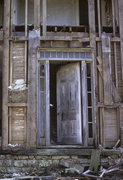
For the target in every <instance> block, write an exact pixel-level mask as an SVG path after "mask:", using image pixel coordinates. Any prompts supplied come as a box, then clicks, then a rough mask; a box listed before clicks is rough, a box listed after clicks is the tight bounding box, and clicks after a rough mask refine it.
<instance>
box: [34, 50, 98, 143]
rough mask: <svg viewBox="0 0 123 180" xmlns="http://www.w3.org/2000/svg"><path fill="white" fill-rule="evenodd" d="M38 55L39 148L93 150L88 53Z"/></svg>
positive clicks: (91, 82) (47, 53)
mask: <svg viewBox="0 0 123 180" xmlns="http://www.w3.org/2000/svg"><path fill="white" fill-rule="evenodd" d="M72 50H73V52H72ZM38 55H39V56H38V57H39V61H38V87H37V89H38V136H37V137H38V146H54V145H55V146H56V145H69V146H73V145H74V146H92V145H93V142H94V118H93V117H94V100H93V98H94V87H93V60H92V54H91V52H89V50H88V49H87V50H86V49H85V51H84V50H83V49H80V48H78V49H77V48H76V49H75V48H74V49H69V48H67V49H64V51H63V49H61V48H60V49H59V48H58V49H51V48H50V49H45V50H44V49H40V50H39V54H38Z"/></svg>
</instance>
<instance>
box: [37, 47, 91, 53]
mask: <svg viewBox="0 0 123 180" xmlns="http://www.w3.org/2000/svg"><path fill="white" fill-rule="evenodd" d="M44 51H45V52H54V51H55V52H84V53H85V52H89V53H91V48H38V52H44Z"/></svg>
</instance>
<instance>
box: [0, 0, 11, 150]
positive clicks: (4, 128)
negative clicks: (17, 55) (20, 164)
mask: <svg viewBox="0 0 123 180" xmlns="http://www.w3.org/2000/svg"><path fill="white" fill-rule="evenodd" d="M9 31H10V0H5V1H4V43H3V49H4V51H3V67H2V69H3V75H2V84H3V95H2V97H3V99H2V148H3V149H6V148H7V146H8V73H9V39H8V37H9Z"/></svg>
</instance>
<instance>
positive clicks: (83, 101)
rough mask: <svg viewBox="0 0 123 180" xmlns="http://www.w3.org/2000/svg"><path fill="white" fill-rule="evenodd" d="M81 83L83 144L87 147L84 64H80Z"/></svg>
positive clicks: (85, 75)
mask: <svg viewBox="0 0 123 180" xmlns="http://www.w3.org/2000/svg"><path fill="white" fill-rule="evenodd" d="M81 74H82V76H81V80H82V81H81V83H82V115H83V137H84V139H83V143H84V146H88V109H87V108H88V103H87V69H86V63H85V62H81Z"/></svg>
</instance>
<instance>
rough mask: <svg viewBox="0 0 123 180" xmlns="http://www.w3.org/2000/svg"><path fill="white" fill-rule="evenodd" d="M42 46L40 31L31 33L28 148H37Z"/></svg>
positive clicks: (29, 50)
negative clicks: (39, 54)
mask: <svg viewBox="0 0 123 180" xmlns="http://www.w3.org/2000/svg"><path fill="white" fill-rule="evenodd" d="M39 46H40V30H33V31H30V32H29V46H28V48H29V49H28V103H27V104H28V109H27V129H28V131H27V147H30V148H34V147H35V148H36V142H37V139H36V132H37V78H38V75H37V72H38V71H37V63H38V61H37V47H39Z"/></svg>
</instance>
